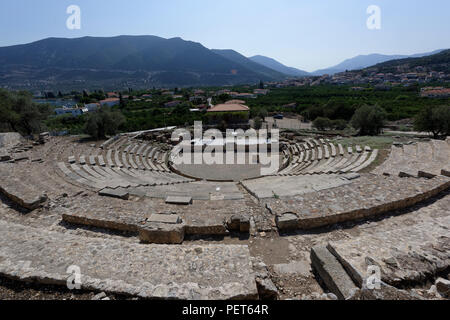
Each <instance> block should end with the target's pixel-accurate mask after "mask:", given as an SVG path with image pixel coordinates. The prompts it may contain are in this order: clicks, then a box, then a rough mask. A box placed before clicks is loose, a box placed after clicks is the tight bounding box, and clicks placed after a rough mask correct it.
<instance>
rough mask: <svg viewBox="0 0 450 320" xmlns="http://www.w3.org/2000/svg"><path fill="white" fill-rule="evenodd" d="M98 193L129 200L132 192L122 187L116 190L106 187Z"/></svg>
mask: <svg viewBox="0 0 450 320" xmlns="http://www.w3.org/2000/svg"><path fill="white" fill-rule="evenodd" d="M98 194H99V195H101V196H104V197H112V198H120V199H123V200H128V198H129V197H130V193H129V192H127V191H125V190H122V189H118V190H114V189H110V188H105V189H102V190H100V191H99V192H98Z"/></svg>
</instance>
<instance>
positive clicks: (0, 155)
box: [0, 148, 11, 161]
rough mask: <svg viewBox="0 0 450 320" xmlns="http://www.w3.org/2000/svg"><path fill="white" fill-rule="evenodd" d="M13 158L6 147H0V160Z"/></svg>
mask: <svg viewBox="0 0 450 320" xmlns="http://www.w3.org/2000/svg"><path fill="white" fill-rule="evenodd" d="M9 160H11V155H10V154H9V153H8V152H7V151H6V149H4V148H0V161H9Z"/></svg>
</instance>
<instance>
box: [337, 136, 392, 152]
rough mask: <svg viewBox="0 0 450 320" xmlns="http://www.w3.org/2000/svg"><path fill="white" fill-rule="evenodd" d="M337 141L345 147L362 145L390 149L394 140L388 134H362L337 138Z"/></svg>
mask: <svg viewBox="0 0 450 320" xmlns="http://www.w3.org/2000/svg"><path fill="white" fill-rule="evenodd" d="M334 141H335V142H336V143H340V144H342V146H343V147H344V148H347V147H354V146H356V145H360V146H361V147H364V146H369V147H371V148H372V149H379V150H381V149H389V148H390V147H391V145H392V143H393V142H394V139H393V138H392V137H387V136H362V137H351V138H341V139H335V140H334Z"/></svg>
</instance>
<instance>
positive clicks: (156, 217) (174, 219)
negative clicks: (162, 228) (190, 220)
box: [147, 213, 182, 224]
mask: <svg viewBox="0 0 450 320" xmlns="http://www.w3.org/2000/svg"><path fill="white" fill-rule="evenodd" d="M147 221H148V222H149V223H153V222H155V223H168V224H179V223H181V222H182V219H181V218H180V216H177V215H176V214H156V213H154V214H152V215H150V217H149V218H148V220H147Z"/></svg>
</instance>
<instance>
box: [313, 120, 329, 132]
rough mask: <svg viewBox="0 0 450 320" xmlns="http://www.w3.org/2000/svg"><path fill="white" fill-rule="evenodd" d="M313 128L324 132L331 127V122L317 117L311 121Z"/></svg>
mask: <svg viewBox="0 0 450 320" xmlns="http://www.w3.org/2000/svg"><path fill="white" fill-rule="evenodd" d="M313 126H314V128H316V129H317V130H321V131H323V130H326V129H329V128H331V127H332V122H331V120H330V119H328V118H324V117H317V118H316V120H314V121H313Z"/></svg>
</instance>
